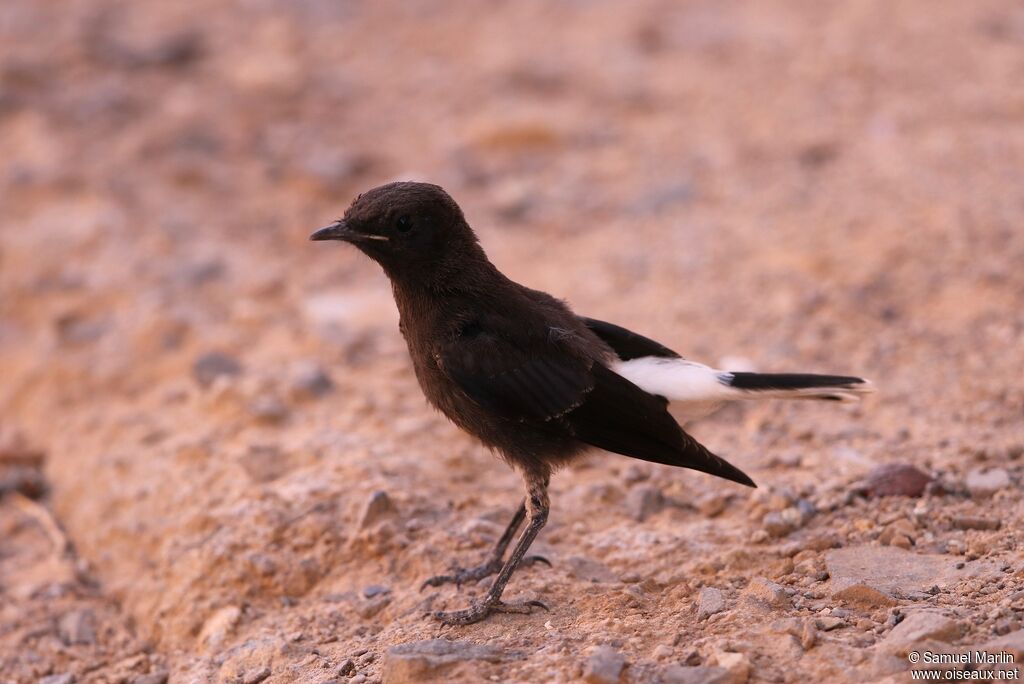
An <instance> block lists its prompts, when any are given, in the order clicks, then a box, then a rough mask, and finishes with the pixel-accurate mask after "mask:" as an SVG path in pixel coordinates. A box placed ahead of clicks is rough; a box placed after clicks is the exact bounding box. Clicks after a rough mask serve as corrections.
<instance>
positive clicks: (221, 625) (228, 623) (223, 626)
mask: <svg viewBox="0 0 1024 684" xmlns="http://www.w3.org/2000/svg"><path fill="white" fill-rule="evenodd" d="M241 618H242V609H241V608H239V607H238V606H225V607H223V608H221V609H219V610H217V611H215V612H214V613H213V615H211V616H210V617H209V618H207V619H206V622H204V623H203V628H202V629H201V630H199V643H201V644H204V645H205V646H206V647H207V648H209V649H211V650H215V649H216V648H217V647H218V646H220V645H221V644H223V643H224V639H225V638H226V637H227V636H228V634H230V633H231V631H232V630H233V629H234V628H235V626H236V625H237V624H238V621H239V620H240V619H241Z"/></svg>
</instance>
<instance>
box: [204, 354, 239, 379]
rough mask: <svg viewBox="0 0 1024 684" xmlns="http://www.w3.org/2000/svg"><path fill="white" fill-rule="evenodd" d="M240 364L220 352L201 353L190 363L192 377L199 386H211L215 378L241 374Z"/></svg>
mask: <svg viewBox="0 0 1024 684" xmlns="http://www.w3.org/2000/svg"><path fill="white" fill-rule="evenodd" d="M241 373H242V364H241V363H239V362H238V360H237V359H236V358H235V357H233V356H229V355H228V354H223V353H221V352H209V353H207V354H203V355H202V356H200V357H199V358H198V359H196V360H195V363H193V364H192V377H193V378H195V381H196V382H198V383H199V385H200V387H209V386H211V385H212V384H213V383H214V381H215V380H217V378H220V377H234V376H237V375H241Z"/></svg>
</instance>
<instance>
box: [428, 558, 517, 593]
mask: <svg viewBox="0 0 1024 684" xmlns="http://www.w3.org/2000/svg"><path fill="white" fill-rule="evenodd" d="M500 569H501V563H500V562H497V561H489V562H487V563H484V564H483V565H478V566H476V567H475V568H459V567H456V568H453V569H452V571H451V573H450V574H447V575H434V576H433V577H431V578H430V579H428V580H427V581H425V582H424V583H423V584H422V585H421V586H420V591H423V590H424V589H426V588H427V587H439V586H441V585H442V584H454V585H455V586H457V587H461V586H462V585H463V584H465V583H466V582H475V581H477V580H481V579H483V578H484V577H490V576H491V575H493V574H494V573H496V572H498V570H500Z"/></svg>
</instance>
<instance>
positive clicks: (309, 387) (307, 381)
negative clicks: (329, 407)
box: [289, 361, 334, 399]
mask: <svg viewBox="0 0 1024 684" xmlns="http://www.w3.org/2000/svg"><path fill="white" fill-rule="evenodd" d="M333 389H334V381H333V380H331V377H330V376H329V375H327V373H326V372H325V371H324V369H323V368H321V367H320V366H319V365H318V364H317V363H316V362H314V361H303V362H301V363H299V364H298V365H296V366H295V369H294V370H293V371H292V376H291V383H290V387H289V391H290V394H291V396H292V398H294V399H317V398H319V397H322V396H324V395H325V394H327V393H329V392H330V391H331V390H333Z"/></svg>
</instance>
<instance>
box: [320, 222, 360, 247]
mask: <svg viewBox="0 0 1024 684" xmlns="http://www.w3.org/2000/svg"><path fill="white" fill-rule="evenodd" d="M353 237H355V231H354V230H352V229H351V228H349V227H348V226H347V225H345V222H344V221H343V220H341V219H338V220H337V221H335V222H334V223H332V224H331V225H329V226H327V227H326V228H321V229H320V230H318V231H316V232H314V233H313V234H312V235H310V236H309V239H310V240H314V241H320V240H344V241H345V242H351V240H352V238H353Z"/></svg>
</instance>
